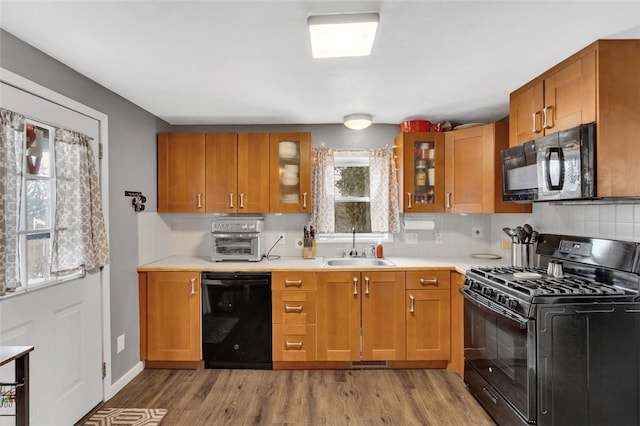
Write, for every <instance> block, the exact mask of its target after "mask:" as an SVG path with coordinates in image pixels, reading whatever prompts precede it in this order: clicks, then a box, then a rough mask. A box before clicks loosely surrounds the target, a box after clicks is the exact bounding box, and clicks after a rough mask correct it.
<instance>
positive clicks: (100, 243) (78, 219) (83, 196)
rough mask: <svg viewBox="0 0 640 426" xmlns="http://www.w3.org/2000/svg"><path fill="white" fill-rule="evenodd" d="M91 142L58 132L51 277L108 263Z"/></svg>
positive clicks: (105, 233) (86, 138) (81, 136)
mask: <svg viewBox="0 0 640 426" xmlns="http://www.w3.org/2000/svg"><path fill="white" fill-rule="evenodd" d="M90 141H91V138H89V137H88V136H86V135H83V134H81V133H77V132H73V131H70V130H64V129H56V136H55V163H56V165H55V171H56V172H55V173H56V219H55V228H54V229H55V233H54V240H53V250H52V259H51V273H52V274H66V273H70V272H73V271H77V270H80V269H82V268H84V269H86V270H92V269H96V268H100V267H103V266H105V265H106V264H107V263H108V262H109V245H108V238H107V232H106V229H105V226H104V218H103V214H102V204H101V203H102V201H101V196H100V185H99V180H98V173H97V171H96V166H95V162H94V161H93V153H92V151H91V145H90Z"/></svg>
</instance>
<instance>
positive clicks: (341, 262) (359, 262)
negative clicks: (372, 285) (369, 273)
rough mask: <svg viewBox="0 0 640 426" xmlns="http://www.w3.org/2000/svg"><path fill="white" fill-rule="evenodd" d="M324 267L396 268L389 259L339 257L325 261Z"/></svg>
mask: <svg viewBox="0 0 640 426" xmlns="http://www.w3.org/2000/svg"><path fill="white" fill-rule="evenodd" d="M324 266H361V267H369V266H395V265H394V264H393V262H391V261H389V260H387V259H367V258H361V257H339V258H326V257H325V259H324Z"/></svg>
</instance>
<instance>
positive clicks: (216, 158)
mask: <svg viewBox="0 0 640 426" xmlns="http://www.w3.org/2000/svg"><path fill="white" fill-rule="evenodd" d="M158 212H160V213H193V212H207V213H269V212H273V213H297V212H302V213H309V212H311V134H310V133H258V132H256V133H222V132H216V133H185V132H178V133H159V134H158Z"/></svg>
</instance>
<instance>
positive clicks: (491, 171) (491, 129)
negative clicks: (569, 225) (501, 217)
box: [444, 122, 531, 213]
mask: <svg viewBox="0 0 640 426" xmlns="http://www.w3.org/2000/svg"><path fill="white" fill-rule="evenodd" d="M508 132H509V124H508V123H507V122H496V123H492V124H486V125H484V126H475V127H469V128H465V129H459V130H454V131H451V132H446V133H445V167H444V170H445V179H444V181H445V211H446V212H448V213H529V212H531V205H530V204H518V203H512V202H504V201H502V169H501V167H502V162H501V159H500V151H501V150H503V149H506V148H508V146H509V135H508Z"/></svg>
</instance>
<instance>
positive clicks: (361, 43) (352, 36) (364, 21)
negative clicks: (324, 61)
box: [307, 12, 380, 58]
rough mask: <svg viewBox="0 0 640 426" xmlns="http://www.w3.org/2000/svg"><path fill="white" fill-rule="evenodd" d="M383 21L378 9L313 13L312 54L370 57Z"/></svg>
mask: <svg viewBox="0 0 640 426" xmlns="http://www.w3.org/2000/svg"><path fill="white" fill-rule="evenodd" d="M379 22H380V15H379V14H378V13H375V12H371V13H346V14H332V15H314V16H309V17H308V18H307V24H308V25H309V35H310V36H311V53H312V55H313V57H314V58H343V57H347V56H369V55H370V54H371V49H372V48H373V40H374V39H375V37H376V30H377V29H378V23H379Z"/></svg>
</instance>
